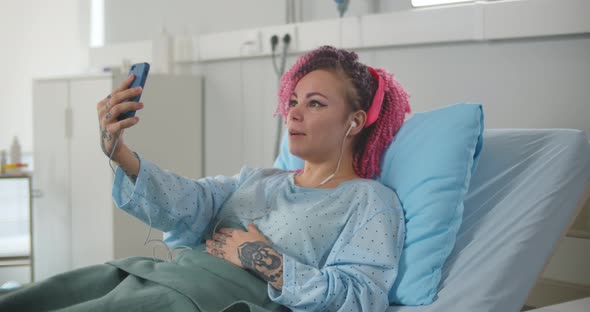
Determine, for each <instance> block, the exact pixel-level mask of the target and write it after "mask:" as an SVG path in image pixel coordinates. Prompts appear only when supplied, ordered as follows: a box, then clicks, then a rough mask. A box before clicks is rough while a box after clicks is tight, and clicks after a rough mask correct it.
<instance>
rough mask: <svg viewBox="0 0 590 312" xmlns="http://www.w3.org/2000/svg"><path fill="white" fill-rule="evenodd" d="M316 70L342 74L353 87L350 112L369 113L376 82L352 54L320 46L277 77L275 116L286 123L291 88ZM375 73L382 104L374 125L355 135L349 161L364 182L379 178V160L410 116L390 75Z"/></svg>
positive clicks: (401, 91)
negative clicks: (380, 82) (382, 85)
mask: <svg viewBox="0 0 590 312" xmlns="http://www.w3.org/2000/svg"><path fill="white" fill-rule="evenodd" d="M318 69H324V70H334V71H335V72H337V73H340V74H342V76H343V78H345V79H348V81H350V82H351V83H352V85H353V86H354V88H353V90H349V94H347V99H348V101H349V104H350V105H351V106H352V108H353V110H358V109H362V110H363V111H365V112H366V111H368V110H369V106H370V105H371V103H372V101H373V97H374V95H375V91H376V90H377V83H378V82H377V80H376V79H375V78H373V76H371V73H370V72H369V69H368V67H367V66H366V65H364V64H362V63H360V62H359V61H358V55H357V54H356V53H354V52H352V51H346V50H343V49H336V48H334V47H331V46H323V47H320V48H318V49H315V50H313V51H311V52H309V53H307V54H305V55H302V56H301V57H299V58H298V59H297V61H296V62H295V65H293V67H291V68H290V69H289V71H287V72H286V73H285V74H284V75H283V76H282V77H281V86H280V88H279V93H278V96H279V104H278V106H277V110H276V112H275V116H276V114H281V115H282V116H283V118H284V119H285V122H286V121H287V114H288V110H289V99H290V97H291V94H293V91H294V90H295V86H296V85H297V83H298V82H299V80H300V79H301V78H303V76H305V75H307V74H308V73H310V72H312V71H314V70H318ZM376 71H377V73H378V74H379V76H380V77H381V78H382V79H383V80H384V83H385V94H384V98H383V104H382V107H381V111H380V112H379V117H378V118H377V121H376V122H375V123H373V124H372V125H370V126H368V127H367V128H366V129H364V130H363V131H362V132H361V133H359V139H358V141H357V143H356V146H355V149H354V157H353V167H354V171H355V172H356V174H358V175H359V176H360V177H362V178H367V179H371V178H375V177H378V176H379V175H380V174H381V166H380V164H381V158H382V157H383V154H384V153H385V150H386V148H387V147H388V146H389V144H390V143H391V141H392V140H393V138H394V136H395V134H396V133H397V131H398V130H399V129H400V128H401V126H402V124H403V122H404V120H405V117H406V114H409V113H410V112H411V108H410V104H409V102H408V98H409V96H408V93H407V92H406V91H405V90H404V88H403V87H402V86H401V85H400V84H399V82H397V81H396V80H395V79H394V78H393V74H391V73H389V72H387V71H385V70H383V69H376Z"/></svg>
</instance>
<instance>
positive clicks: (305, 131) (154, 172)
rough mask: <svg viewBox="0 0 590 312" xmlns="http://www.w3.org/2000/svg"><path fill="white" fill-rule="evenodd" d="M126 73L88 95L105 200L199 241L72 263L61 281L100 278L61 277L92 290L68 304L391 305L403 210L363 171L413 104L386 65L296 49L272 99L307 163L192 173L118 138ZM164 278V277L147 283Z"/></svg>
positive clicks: (174, 240)
mask: <svg viewBox="0 0 590 312" xmlns="http://www.w3.org/2000/svg"><path fill="white" fill-rule="evenodd" d="M132 79H133V78H132V77H130V79H127V80H126V81H125V82H123V83H122V84H121V85H120V86H119V87H118V88H117V89H116V90H114V92H113V93H112V94H111V95H109V96H108V97H107V98H105V99H103V100H102V101H100V102H99V103H98V104H97V108H98V114H99V118H100V124H101V129H102V135H101V137H102V140H101V146H102V148H103V151H104V153H105V154H106V155H110V154H111V151H112V149H113V148H114V147H115V146H116V150H115V152H114V153H113V159H114V160H115V161H116V162H117V163H118V164H119V168H118V170H117V173H116V177H115V183H114V186H113V197H114V200H115V202H116V204H117V206H118V207H120V208H121V209H123V210H125V211H126V212H128V213H130V214H131V215H133V216H135V217H137V218H139V219H140V220H142V221H144V222H146V223H148V224H150V223H151V226H153V227H154V228H157V229H160V230H162V231H164V232H165V233H166V234H165V242H166V244H167V245H169V246H171V247H175V246H181V245H183V246H191V247H194V248H195V250H193V251H186V252H183V253H182V254H181V255H180V256H179V257H178V259H177V262H176V263H166V262H157V263H154V262H153V261H151V260H149V259H145V258H128V259H123V260H119V261H113V262H110V263H109V264H105V265H102V266H95V267H90V268H87V269H86V270H87V271H86V272H80V270H79V271H74V272H70V273H67V274H65V276H61V279H62V280H65V281H66V283H67V282H70V281H74V283H75V281H76V280H77V281H81V280H84V279H88V276H92V274H94V275H97V276H102V277H94V279H92V277H91V278H90V280H89V282H88V283H90V284H91V285H100V288H101V290H100V291H93V290H88V288H89V287H88V286H87V285H86V284H87V283H84V285H80V287H79V289H78V290H75V289H74V287H69V291H70V293H69V294H70V295H69V296H70V297H71V296H73V297H76V296H77V297H76V298H78V297H80V296H81V295H80V296H79V295H76V293H77V292H86V293H87V295H86V297H87V298H78V299H76V300H77V301H76V300H74V301H72V302H70V303H69V304H70V305H74V304H76V305H74V306H70V308H71V309H74V310H75V309H79V310H86V309H90V308H97V307H98V308H99V309H109V308H115V309H123V310H126V311H127V310H129V309H132V308H133V309H138V310H144V311H145V310H146V309H149V310H157V309H162V308H170V307H174V308H178V309H184V308H186V309H189V307H191V305H192V306H193V307H194V308H193V310H206V311H209V310H217V311H218V310H221V309H224V308H225V307H228V308H227V310H231V306H232V304H234V305H233V307H236V302H239V301H243V302H242V303H241V304H245V305H246V306H248V307H249V308H250V309H251V310H257V309H259V308H260V309H268V310H280V309H283V308H284V307H288V308H290V309H292V310H308V311H340V310H342V311H384V310H385V309H386V308H387V306H388V305H389V302H388V292H389V289H390V288H391V287H392V285H393V283H394V281H395V278H396V275H397V269H398V260H399V256H400V253H401V250H402V246H403V239H404V218H403V215H402V210H401V207H400V203H399V201H398V199H397V196H396V194H395V193H394V192H393V191H392V190H390V189H388V188H386V187H384V186H383V185H381V184H379V183H378V182H375V181H373V180H370V179H371V178H373V177H375V176H377V175H379V172H380V168H379V163H380V160H381V157H382V155H383V153H384V151H385V149H386V148H387V146H388V144H389V143H390V142H391V141H392V139H393V137H394V135H395V133H396V132H397V131H398V129H399V128H400V126H401V124H402V122H403V120H404V117H405V115H406V113H408V112H409V111H410V107H409V104H408V99H407V94H406V93H405V91H404V90H403V88H402V87H401V86H400V85H399V84H398V83H397V82H396V81H395V80H394V79H393V76H392V75H391V74H389V73H387V72H385V71H384V70H380V69H373V68H371V67H367V66H366V65H363V64H362V63H360V62H358V60H357V55H356V54H355V53H353V52H348V51H345V50H338V49H335V48H332V47H321V48H319V49H317V50H314V51H312V52H310V53H308V54H306V55H303V56H302V57H300V58H299V59H298V61H297V63H296V64H295V65H294V66H293V67H292V68H291V69H290V70H289V71H288V72H287V73H286V74H285V75H284V76H283V78H282V80H281V88H280V91H279V105H278V109H277V112H278V113H280V114H281V115H282V116H283V117H284V118H285V120H286V124H287V127H288V131H289V150H290V152H291V153H292V154H293V155H296V156H298V157H300V158H302V159H303V160H305V166H304V168H303V169H301V170H299V171H297V172H286V171H282V170H277V169H249V168H244V169H242V170H241V172H240V173H239V174H237V175H236V176H233V177H222V176H217V177H209V178H204V179H200V180H190V179H187V178H183V177H180V176H178V175H175V174H173V173H171V172H168V171H165V170H162V169H160V168H158V167H157V166H156V165H155V164H153V163H151V162H150V161H149V160H147V159H144V158H142V157H141V156H139V155H138V154H136V153H134V152H132V151H131V150H130V149H129V148H128V147H127V146H126V145H125V144H124V142H123V140H122V137H121V136H120V134H121V130H123V129H125V128H129V127H132V126H134V125H135V124H137V122H138V119H137V117H133V118H129V119H126V120H123V121H117V116H118V115H119V114H121V113H123V112H125V111H129V110H138V109H141V108H142V107H143V105H142V104H140V103H135V102H124V101H125V100H126V99H129V98H132V97H134V96H136V95H138V94H139V93H140V92H141V90H135V89H128V88H129V85H130V84H131V82H132ZM162 131H166V130H165V129H162ZM179 139H182V138H179ZM117 140H119V141H118V143H117V144H115V142H116V141H117ZM211 233H213V234H212V235H211ZM203 242H205V245H202V243H203ZM199 245H200V249H199V247H198V246H199ZM199 250H201V251H205V252H206V253H203V252H197V251H199ZM93 268H94V269H93ZM99 268H100V270H103V271H100V270H99ZM105 268H108V269H105ZM83 270H84V269H83ZM93 270H95V271H93ZM75 272H77V274H78V275H79V276H78V277H73V274H76V273H75ZM89 272H90V273H89ZM99 272H101V273H99ZM68 274H69V275H68ZM84 274H85V275H84ZM44 283H48V282H44ZM41 284H43V283H41ZM78 284H81V283H78ZM104 284H108V285H107V286H103V285H104ZM161 286H166V287H167V288H166V289H155V287H161ZM34 287H41V286H39V285H35V286H34ZM95 287H97V286H95ZM90 288H91V287H90ZM246 288H247V289H246ZM171 289H172V290H173V291H172V290H171ZM38 292H39V291H38ZM172 293H181V294H182V296H181V298H177V297H175V296H177V295H175V294H172ZM152 295H153V296H152ZM56 296H58V295H56ZM81 297H84V296H81ZM29 299H30V298H29ZM37 299H38V298H37ZM269 299H270V300H269ZM5 300H6V301H10V299H5ZM64 300H65V299H64ZM65 301H67V300H65ZM182 301H186V302H185V303H186V305H182V308H181V306H180V305H179V304H184V303H182ZM63 306H65V303H62V305H61V306H59V307H63ZM156 306H159V307H158V308H156ZM1 308H2V300H0V309H1ZM195 308H196V309H195ZM236 309H239V308H236ZM3 311H4V310H3Z"/></svg>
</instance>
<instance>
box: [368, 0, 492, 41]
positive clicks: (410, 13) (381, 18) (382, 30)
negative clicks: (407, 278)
mask: <svg viewBox="0 0 590 312" xmlns="http://www.w3.org/2000/svg"><path fill="white" fill-rule="evenodd" d="M481 18H482V6H481V5H480V4H468V5H461V6H449V7H437V8H423V9H413V10H406V11H398V12H393V13H387V14H376V15H367V16H363V17H361V23H360V27H361V37H362V46H363V47H379V46H395V45H408V44H423V43H437V42H457V41H472V40H480V39H481V38H482V37H483V31H482V24H481Z"/></svg>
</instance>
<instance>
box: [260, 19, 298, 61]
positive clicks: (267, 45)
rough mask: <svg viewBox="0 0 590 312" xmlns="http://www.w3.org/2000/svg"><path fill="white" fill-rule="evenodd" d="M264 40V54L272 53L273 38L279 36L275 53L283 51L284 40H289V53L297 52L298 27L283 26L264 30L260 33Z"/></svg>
mask: <svg viewBox="0 0 590 312" xmlns="http://www.w3.org/2000/svg"><path fill="white" fill-rule="evenodd" d="M260 33H261V40H262V53H264V54H270V53H272V47H271V38H272V37H273V36H277V37H278V39H279V41H278V44H277V46H276V49H275V53H280V51H282V50H283V46H284V44H285V43H284V38H285V37H288V38H289V46H288V50H287V51H289V52H294V51H297V26H295V25H282V26H274V27H267V28H263V29H261V31H260Z"/></svg>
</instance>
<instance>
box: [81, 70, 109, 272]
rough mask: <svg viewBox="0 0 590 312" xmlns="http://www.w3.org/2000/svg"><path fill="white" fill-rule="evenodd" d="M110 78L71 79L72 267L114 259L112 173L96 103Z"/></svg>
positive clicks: (106, 89)
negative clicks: (104, 152) (105, 150)
mask: <svg viewBox="0 0 590 312" xmlns="http://www.w3.org/2000/svg"><path fill="white" fill-rule="evenodd" d="M111 85H112V80H111V79H110V78H92V79H76V80H71V88H70V99H71V101H70V105H71V109H72V137H71V145H70V151H71V154H70V155H71V169H70V170H71V180H72V187H71V193H70V194H71V205H72V224H71V227H72V233H73V234H75V235H73V237H72V268H74V269H75V268H80V267H84V266H88V265H93V264H101V263H104V262H106V261H110V260H113V204H112V200H111V183H112V171H111V168H110V167H109V163H108V158H107V157H106V156H105V155H104V154H103V152H102V151H101V149H100V143H99V142H100V141H99V125H98V117H97V112H96V103H97V102H98V101H99V100H100V99H102V98H104V97H105V96H106V95H107V94H108V93H109V92H110V91H111Z"/></svg>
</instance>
